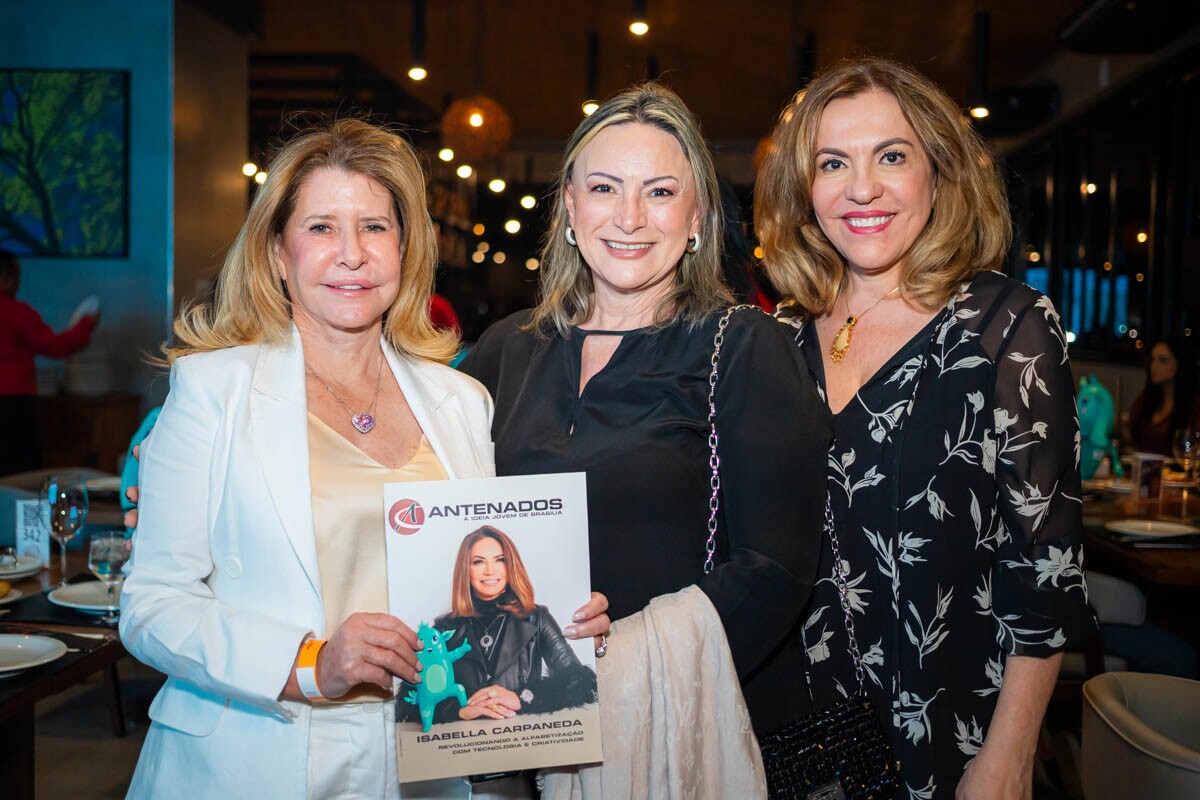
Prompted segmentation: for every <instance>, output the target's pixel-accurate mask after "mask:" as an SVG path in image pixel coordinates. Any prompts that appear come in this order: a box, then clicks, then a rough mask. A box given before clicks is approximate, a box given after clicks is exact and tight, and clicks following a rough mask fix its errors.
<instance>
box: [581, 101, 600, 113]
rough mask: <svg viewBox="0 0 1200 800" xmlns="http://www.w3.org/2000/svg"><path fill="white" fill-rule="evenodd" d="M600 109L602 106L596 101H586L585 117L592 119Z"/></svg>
mask: <svg viewBox="0 0 1200 800" xmlns="http://www.w3.org/2000/svg"><path fill="white" fill-rule="evenodd" d="M599 107H600V104H599V103H597V102H596V101H595V100H585V101H584V103H583V115H584V116H585V117H590V116H591V115H592V114H595V113H596V109H597V108H599Z"/></svg>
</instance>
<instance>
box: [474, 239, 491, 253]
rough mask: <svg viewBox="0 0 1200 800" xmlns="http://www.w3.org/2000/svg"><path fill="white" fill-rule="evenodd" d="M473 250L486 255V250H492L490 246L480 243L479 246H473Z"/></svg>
mask: <svg viewBox="0 0 1200 800" xmlns="http://www.w3.org/2000/svg"><path fill="white" fill-rule="evenodd" d="M475 249H476V250H478V251H479V252H481V253H486V252H487V251H488V250H491V249H492V246H491V245H490V244H488V243H487V242H480V243H479V244H477V245H475Z"/></svg>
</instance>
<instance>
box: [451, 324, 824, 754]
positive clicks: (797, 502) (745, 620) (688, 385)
mask: <svg viewBox="0 0 1200 800" xmlns="http://www.w3.org/2000/svg"><path fill="white" fill-rule="evenodd" d="M528 320H529V312H521V313H518V314H515V315H513V316H511V317H509V318H508V319H506V320H503V321H502V322H500V323H498V324H496V325H494V326H493V327H492V328H490V329H489V330H488V331H487V332H486V333H485V334H484V335H483V337H482V338H481V339H480V341H479V343H478V345H476V347H475V348H474V349H473V350H472V352H471V354H470V355H469V356H468V357H467V359H466V360H465V361H464V362H463V364H462V369H463V370H464V371H466V372H467V373H468V374H471V375H473V376H474V377H476V378H477V379H479V380H480V381H481V382H482V383H483V384H484V385H485V386H486V387H487V388H488V390H489V391H490V392H491V393H492V396H493V397H494V398H495V401H496V414H495V420H494V422H493V425H492V435H493V439H494V440H495V443H496V471H497V473H498V474H500V475H521V474H533V473H543V472H572V471H583V472H586V473H587V493H588V522H589V530H590V545H591V546H590V550H591V569H592V588H593V589H595V590H596V591H600V592H603V593H604V594H606V595H607V596H608V598H609V602H610V604H611V605H610V608H609V614H610V616H612V617H613V618H614V619H619V618H621V617H625V616H628V615H629V614H632V613H634V612H636V611H639V610H640V609H642V608H643V607H644V606H645V605H646V604H647V603H648V602H649V601H650V599H651V598H652V597H655V596H658V595H662V594H667V593H670V592H674V591H677V590H679V589H682V588H683V587H685V586H688V585H689V584H697V585H698V586H700V588H701V589H702V590H703V591H704V592H705V593H706V594H707V595H708V597H709V599H710V600H711V601H712V603H713V605H714V606H715V607H716V609H717V612H718V613H719V614H720V616H721V619H722V622H723V623H724V626H725V632H726V635H727V637H728V639H729V644H730V649H731V650H732V652H733V657H734V662H735V665H736V666H737V669H738V673H739V675H741V677H742V680H743V690H744V692H745V694H746V699H747V703H748V705H749V707H750V712H751V717H752V718H753V721H754V726H755V728H756V729H757V730H759V731H760V732H764V731H767V730H770V729H771V728H773V727H775V726H777V725H779V724H782V723H783V722H786V721H788V720H789V719H791V718H794V717H796V716H799V715H801V714H803V713H805V712H806V711H807V698H802V697H800V695H802V694H803V693H801V692H796V691H794V681H795V680H796V677H797V676H798V675H799V674H800V672H799V669H800V668H801V664H802V656H803V650H802V647H801V645H800V642H799V638H798V637H797V636H792V637H790V638H789V637H788V635H787V634H788V632H789V631H791V630H792V629H793V627H794V626H795V625H796V623H797V621H798V619H799V613H800V609H801V608H802V607H803V606H804V604H805V602H806V600H807V598H808V593H809V590H810V589H811V588H812V584H813V580H814V577H815V571H816V565H817V559H818V556H819V552H820V546H821V520H822V514H821V512H822V508H823V504H824V497H825V484H824V463H825V454H826V452H827V451H828V449H829V445H830V442H831V439H832V430H831V421H830V416H829V412H828V410H827V409H826V408H825V406H824V404H823V403H822V402H821V400H820V398H819V396H818V395H817V392H816V389H815V386H814V383H813V381H812V378H811V376H810V374H809V372H808V369H807V367H806V366H804V362H803V360H802V358H801V356H800V353H799V352H798V351H797V349H796V348H795V346H794V345H793V344H792V343H791V338H790V335H789V329H788V328H787V326H784V325H781V324H779V323H778V322H776V321H774V320H773V319H771V318H770V317H768V316H766V315H765V314H763V313H761V312H759V311H756V310H744V311H740V312H737V313H736V314H735V315H734V316H733V318H732V320H731V322H730V325H729V328H728V330H727V333H726V341H725V347H724V350H723V352H722V355H721V364H720V378H719V380H718V386H717V431H718V435H719V436H720V444H719V454H720V458H721V480H722V492H721V514H720V518H719V527H718V537H717V557H716V563H717V568H716V569H715V570H714V571H713V572H712V573H711V574H709V575H704V571H703V570H704V559H705V547H704V546H705V540H706V539H707V530H706V525H707V520H708V501H709V496H710V493H711V490H710V488H709V476H710V470H709V467H708V461H709V450H708V376H709V369H710V357H711V355H712V348H713V334H714V333H715V331H716V326H717V320H718V317H717V316H713V317H710V318H709V319H707V320H705V321H704V322H703V323H702V324H700V325H698V326H697V327H696V328H695V329H693V330H689V329H688V327H687V326H686V325H684V324H673V325H670V326H667V327H665V328H661V329H655V328H645V329H640V330H634V331H627V332H624V333H623V335H622V341H621V343H620V345H619V346H618V347H617V349H616V351H615V352H614V353H613V355H612V357H611V359H610V360H609V362H608V364H607V365H606V366H605V367H604V368H603V369H602V370H601V371H600V372H598V373H597V374H596V375H595V376H594V377H593V378H592V379H591V380H590V381H589V382H588V384H587V386H586V387H585V388H584V391H583V393H582V395H581V394H580V392H579V376H580V366H581V357H582V349H583V341H584V339H585V338H586V335H587V333H586V332H585V331H581V330H578V329H575V330H573V331H572V332H571V334H570V335H569V336H567V337H565V338H564V337H560V336H557V335H553V334H550V335H548V336H546V337H545V338H540V337H538V336H536V335H535V334H534V333H532V332H530V331H527V330H524V329H523V326H524V325H525V324H526V323H527V322H528Z"/></svg>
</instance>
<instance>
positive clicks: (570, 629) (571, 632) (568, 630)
mask: <svg viewBox="0 0 1200 800" xmlns="http://www.w3.org/2000/svg"><path fill="white" fill-rule="evenodd" d="M575 630H576V628H575V626H574V625H568V626H567V627H565V628H563V633H565V634H566V635H567V636H574V635H575Z"/></svg>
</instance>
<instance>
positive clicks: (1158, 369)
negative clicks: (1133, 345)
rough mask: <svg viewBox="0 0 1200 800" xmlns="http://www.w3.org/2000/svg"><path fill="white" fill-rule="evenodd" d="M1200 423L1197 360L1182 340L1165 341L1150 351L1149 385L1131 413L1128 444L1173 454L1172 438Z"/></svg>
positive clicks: (1148, 450)
mask: <svg viewBox="0 0 1200 800" xmlns="http://www.w3.org/2000/svg"><path fill="white" fill-rule="evenodd" d="M1198 424H1200V397H1197V396H1196V358H1195V355H1194V354H1193V353H1192V348H1191V347H1189V346H1188V344H1187V342H1186V341H1185V340H1183V339H1172V340H1166V339H1164V340H1162V341H1159V342H1155V343H1154V346H1153V347H1151V348H1150V357H1149V358H1148V359H1147V360H1146V386H1145V388H1143V389H1142V392H1141V394H1139V395H1138V396H1137V398H1135V399H1134V401H1133V407H1132V408H1131V409H1130V411H1129V431H1128V432H1127V434H1126V441H1128V442H1129V443H1131V444H1132V445H1133V449H1135V450H1140V451H1143V452H1147V453H1164V454H1166V455H1168V456H1170V455H1171V438H1172V437H1173V436H1174V435H1175V431H1177V430H1180V429H1181V428H1192V427H1195V426H1196V425H1198Z"/></svg>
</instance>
